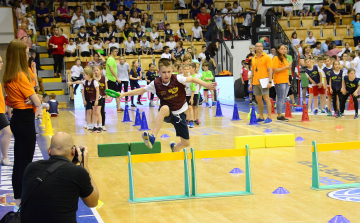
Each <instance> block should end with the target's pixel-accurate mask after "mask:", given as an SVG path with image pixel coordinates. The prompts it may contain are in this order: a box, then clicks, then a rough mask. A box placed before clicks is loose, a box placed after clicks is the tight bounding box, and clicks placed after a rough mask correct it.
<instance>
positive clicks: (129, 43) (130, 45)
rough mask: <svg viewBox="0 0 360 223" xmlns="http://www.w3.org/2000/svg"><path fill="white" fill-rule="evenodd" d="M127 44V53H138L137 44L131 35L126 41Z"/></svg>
mask: <svg viewBox="0 0 360 223" xmlns="http://www.w3.org/2000/svg"><path fill="white" fill-rule="evenodd" d="M124 45H125V54H126V55H129V54H135V53H136V49H135V44H134V42H133V41H132V38H131V36H129V37H128V38H127V41H125V42H124Z"/></svg>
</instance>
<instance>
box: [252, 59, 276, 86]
mask: <svg viewBox="0 0 360 223" xmlns="http://www.w3.org/2000/svg"><path fill="white" fill-rule="evenodd" d="M268 68H273V63H272V60H271V57H270V56H269V55H267V54H266V53H264V52H263V53H262V55H261V56H259V57H258V56H257V54H255V56H254V57H253V59H252V60H251V69H252V76H253V78H252V83H253V85H259V84H260V82H259V79H263V78H267V77H269V72H268Z"/></svg>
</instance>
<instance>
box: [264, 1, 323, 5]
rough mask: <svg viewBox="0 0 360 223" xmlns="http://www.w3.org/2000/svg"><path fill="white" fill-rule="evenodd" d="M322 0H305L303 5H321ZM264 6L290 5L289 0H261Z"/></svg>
mask: <svg viewBox="0 0 360 223" xmlns="http://www.w3.org/2000/svg"><path fill="white" fill-rule="evenodd" d="M323 2H324V0H305V3H304V5H322V4H323ZM262 4H263V5H264V6H290V5H292V4H291V0H262Z"/></svg>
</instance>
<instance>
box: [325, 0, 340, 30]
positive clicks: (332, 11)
mask: <svg viewBox="0 0 360 223" xmlns="http://www.w3.org/2000/svg"><path fill="white" fill-rule="evenodd" d="M337 1H338V0H332V3H331V4H330V7H329V9H328V13H327V16H326V24H325V25H326V26H327V25H335V15H339V16H340V15H341V14H340V13H338V12H337V8H336V4H337Z"/></svg>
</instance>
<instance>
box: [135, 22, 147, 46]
mask: <svg viewBox="0 0 360 223" xmlns="http://www.w3.org/2000/svg"><path fill="white" fill-rule="evenodd" d="M134 34H135V35H134V40H135V41H136V43H140V40H141V38H142V37H143V36H146V34H145V33H144V32H143V31H141V26H140V25H138V26H137V27H136V31H135V32H134Z"/></svg>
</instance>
